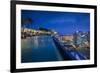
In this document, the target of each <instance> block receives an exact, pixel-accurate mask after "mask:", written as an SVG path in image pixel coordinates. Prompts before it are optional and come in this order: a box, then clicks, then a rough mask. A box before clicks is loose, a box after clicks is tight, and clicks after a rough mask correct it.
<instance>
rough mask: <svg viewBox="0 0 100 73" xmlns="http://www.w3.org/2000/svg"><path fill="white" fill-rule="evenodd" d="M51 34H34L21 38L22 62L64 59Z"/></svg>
mask: <svg viewBox="0 0 100 73" xmlns="http://www.w3.org/2000/svg"><path fill="white" fill-rule="evenodd" d="M62 60H63V59H62V57H61V55H60V53H59V51H58V50H57V47H56V46H55V44H54V42H53V39H52V37H51V36H33V37H28V38H26V39H22V40H21V62H22V63H27V62H45V61H46V62H47V61H62Z"/></svg>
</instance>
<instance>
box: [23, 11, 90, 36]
mask: <svg viewBox="0 0 100 73" xmlns="http://www.w3.org/2000/svg"><path fill="white" fill-rule="evenodd" d="M21 17H23V18H27V17H30V18H31V19H32V21H33V22H32V23H31V24H29V25H26V26H25V27H27V28H33V29H38V28H39V27H42V28H47V29H52V30H55V31H57V32H58V33H59V34H61V35H65V34H72V33H73V32H75V31H83V32H87V31H89V30H90V14H89V13H79V12H78V13H76V12H55V11H36V10H22V11H21Z"/></svg>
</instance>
